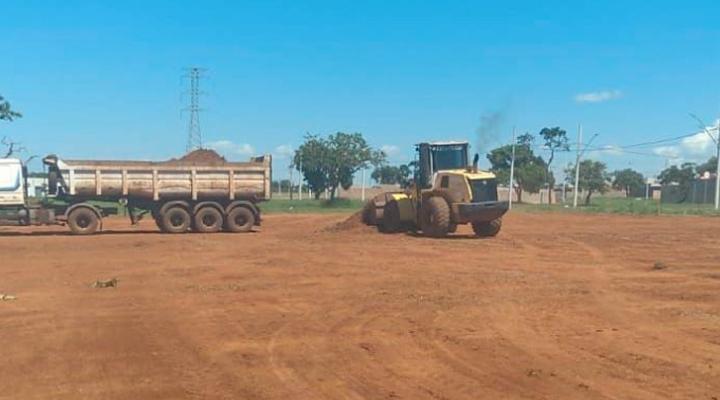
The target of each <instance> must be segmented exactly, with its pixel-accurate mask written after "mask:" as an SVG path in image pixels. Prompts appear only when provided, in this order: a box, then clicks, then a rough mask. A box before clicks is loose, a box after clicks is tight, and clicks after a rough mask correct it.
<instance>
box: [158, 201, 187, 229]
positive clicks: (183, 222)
mask: <svg viewBox="0 0 720 400" xmlns="http://www.w3.org/2000/svg"><path fill="white" fill-rule="evenodd" d="M160 225H161V226H162V230H163V232H168V233H185V232H187V230H188V229H189V228H190V213H188V212H187V210H185V209H184V208H182V207H179V206H174V207H170V208H168V209H167V210H165V211H164V212H163V213H162V215H160Z"/></svg>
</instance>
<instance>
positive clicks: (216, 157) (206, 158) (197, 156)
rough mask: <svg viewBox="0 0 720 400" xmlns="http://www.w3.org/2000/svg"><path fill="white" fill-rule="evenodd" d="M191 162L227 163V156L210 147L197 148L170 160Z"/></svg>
mask: <svg viewBox="0 0 720 400" xmlns="http://www.w3.org/2000/svg"><path fill="white" fill-rule="evenodd" d="M177 161H182V162H189V163H200V164H222V163H226V162H227V160H226V159H225V157H223V156H221V155H220V154H218V153H217V152H216V151H215V150H210V149H197V150H193V151H191V152H189V153H187V154H185V155H184V156H182V157H180V158H179V159H176V158H173V159H172V160H170V162H177Z"/></svg>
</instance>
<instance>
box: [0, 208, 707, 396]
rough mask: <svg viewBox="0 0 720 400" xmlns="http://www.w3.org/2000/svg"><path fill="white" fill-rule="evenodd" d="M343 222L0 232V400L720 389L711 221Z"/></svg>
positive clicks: (307, 218)
mask: <svg viewBox="0 0 720 400" xmlns="http://www.w3.org/2000/svg"><path fill="white" fill-rule="evenodd" d="M345 218H346V216H343V215H271V216H268V217H267V219H266V223H265V224H264V225H263V227H262V231H261V232H257V233H252V234H211V235H200V234H187V235H166V234H157V233H156V232H155V229H154V225H153V223H152V222H151V221H143V224H142V225H141V226H140V227H139V228H132V227H129V226H127V224H126V221H124V220H108V221H106V223H105V229H106V230H110V232H106V233H105V234H100V235H95V236H91V237H74V236H67V235H66V230H65V228H62V227H52V228H32V229H24V228H7V227H6V228H0V257H1V258H0V293H9V294H13V295H16V296H17V300H14V301H0V338H1V339H0V340H1V343H2V345H1V346H0V360H1V361H0V398H2V399H86V398H87V399H340V398H351V399H363V398H365V399H569V398H577V399H604V398H622V399H661V398H675V399H708V400H710V399H716V398H718V397H720V239H718V235H717V232H718V231H719V230H720V219H714V218H707V219H703V218H699V217H628V216H599V215H598V216H595V215H592V216H591V215H561V214H524V213H516V214H512V215H510V216H508V217H507V218H506V220H505V226H504V230H503V232H502V233H501V234H500V236H499V237H497V238H495V239H484V240H480V239H474V238H471V237H470V236H469V235H468V234H469V231H468V229H467V227H461V229H460V230H459V235H457V236H455V237H454V238H452V239H445V240H440V239H425V238H420V237H414V236H410V235H402V234H401V235H393V236H388V235H382V234H379V233H375V232H373V231H370V230H369V229H367V228H362V229H330V230H328V229H327V228H328V227H332V226H333V225H334V224H336V223H338V222H341V221H343V219H345ZM351 228H352V227H351ZM134 231H139V232H134ZM31 232H32V233H31ZM656 262H659V264H658V266H659V268H655V267H654V266H655V264H656ZM112 277H117V278H118V279H119V286H118V288H117V289H112V288H107V289H96V288H91V287H90V285H91V284H92V283H93V282H94V281H95V280H97V279H109V278H112Z"/></svg>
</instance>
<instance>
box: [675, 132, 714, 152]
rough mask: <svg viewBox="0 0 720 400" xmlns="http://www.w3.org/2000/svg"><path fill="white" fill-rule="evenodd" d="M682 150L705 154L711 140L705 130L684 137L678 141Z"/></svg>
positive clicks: (710, 146) (709, 147)
mask: <svg viewBox="0 0 720 400" xmlns="http://www.w3.org/2000/svg"><path fill="white" fill-rule="evenodd" d="M680 145H681V146H682V148H683V150H686V151H687V152H688V153H691V154H705V153H707V152H708V150H709V149H711V148H712V147H713V141H712V139H710V136H708V135H707V133H705V132H699V133H696V134H694V135H692V136H689V137H686V138H685V139H683V140H682V141H681V142H680Z"/></svg>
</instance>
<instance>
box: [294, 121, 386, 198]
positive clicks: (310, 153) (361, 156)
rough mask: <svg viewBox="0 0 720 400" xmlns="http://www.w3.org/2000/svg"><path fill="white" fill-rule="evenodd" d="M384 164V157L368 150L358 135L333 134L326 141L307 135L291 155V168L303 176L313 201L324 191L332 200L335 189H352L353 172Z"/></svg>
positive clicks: (363, 140) (365, 143) (379, 153)
mask: <svg viewBox="0 0 720 400" xmlns="http://www.w3.org/2000/svg"><path fill="white" fill-rule="evenodd" d="M384 160H385V154H384V153H383V152H382V151H379V150H374V149H372V148H371V147H370V146H369V145H368V144H367V142H366V141H365V138H363V136H362V134H360V133H343V132H337V133H335V134H332V135H330V136H328V137H327V138H323V137H319V136H316V135H307V136H306V137H305V142H304V143H303V144H302V145H301V146H300V147H299V148H298V149H297V150H296V151H295V155H294V157H293V166H295V167H296V168H297V169H298V170H300V172H301V173H302V174H303V177H304V179H305V181H306V182H307V185H308V187H309V188H310V189H311V190H312V191H313V192H314V193H315V198H316V199H317V198H319V197H320V194H321V193H322V192H324V191H325V190H326V189H327V190H328V191H329V192H330V199H331V200H334V199H335V195H336V193H337V188H338V187H342V188H343V189H349V188H350V187H351V186H352V181H353V176H354V174H355V172H357V171H358V170H360V169H361V168H365V167H367V166H368V165H369V164H372V165H379V164H380V163H382V162H383V161H384Z"/></svg>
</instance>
